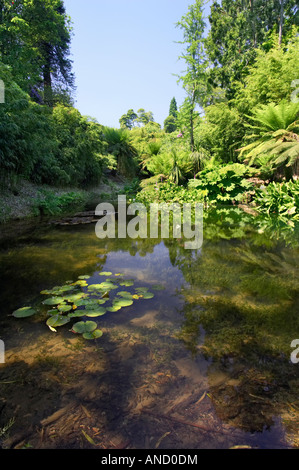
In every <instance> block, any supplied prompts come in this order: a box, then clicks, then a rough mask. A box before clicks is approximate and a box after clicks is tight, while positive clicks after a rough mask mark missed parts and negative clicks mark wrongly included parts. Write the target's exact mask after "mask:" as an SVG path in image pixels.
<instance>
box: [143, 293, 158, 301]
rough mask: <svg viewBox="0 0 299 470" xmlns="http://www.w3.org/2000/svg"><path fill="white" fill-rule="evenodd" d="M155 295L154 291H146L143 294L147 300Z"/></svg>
mask: <svg viewBox="0 0 299 470" xmlns="http://www.w3.org/2000/svg"><path fill="white" fill-rule="evenodd" d="M153 297H155V295H154V294H153V293H152V292H145V293H144V294H142V298H143V299H145V300H148V299H152V298H153Z"/></svg>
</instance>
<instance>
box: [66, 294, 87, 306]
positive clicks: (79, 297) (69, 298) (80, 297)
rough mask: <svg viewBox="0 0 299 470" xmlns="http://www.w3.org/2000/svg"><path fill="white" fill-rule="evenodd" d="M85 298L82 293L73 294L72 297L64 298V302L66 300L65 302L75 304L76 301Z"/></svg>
mask: <svg viewBox="0 0 299 470" xmlns="http://www.w3.org/2000/svg"><path fill="white" fill-rule="evenodd" d="M85 297H86V294H84V293H83V292H82V293H80V294H73V295H66V296H65V297H64V300H67V302H71V303H75V302H77V301H78V300H81V299H83V298H85Z"/></svg>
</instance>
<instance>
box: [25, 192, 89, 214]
mask: <svg viewBox="0 0 299 470" xmlns="http://www.w3.org/2000/svg"><path fill="white" fill-rule="evenodd" d="M85 202H86V198H85V196H84V195H83V194H82V193H78V192H70V193H66V194H62V195H61V196H58V195H56V194H55V193H53V192H52V191H49V190H41V191H40V196H39V197H38V199H37V200H36V201H34V204H33V211H34V213H35V214H41V215H59V214H62V213H65V212H72V211H74V210H80V209H82V208H83V207H84V203H85Z"/></svg>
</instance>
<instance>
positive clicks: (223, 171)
mask: <svg viewBox="0 0 299 470" xmlns="http://www.w3.org/2000/svg"><path fill="white" fill-rule="evenodd" d="M249 175H250V170H249V169H248V168H247V167H246V166H245V165H242V164H240V163H232V164H229V165H223V166H219V167H216V168H214V169H211V168H206V169H205V170H203V171H201V172H200V173H199V174H198V175H197V177H198V179H194V180H190V181H189V187H190V188H195V189H199V190H201V191H203V190H206V191H207V199H208V201H209V202H210V203H218V204H219V203H220V204H221V203H225V204H231V203H235V202H241V201H246V199H247V197H248V196H247V193H249V192H250V191H251V190H252V189H253V188H252V184H251V182H250V181H249V180H248V176H249Z"/></svg>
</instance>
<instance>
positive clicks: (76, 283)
mask: <svg viewBox="0 0 299 470" xmlns="http://www.w3.org/2000/svg"><path fill="white" fill-rule="evenodd" d="M74 286H80V287H87V286H88V284H87V282H86V281H76V282H74Z"/></svg>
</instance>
